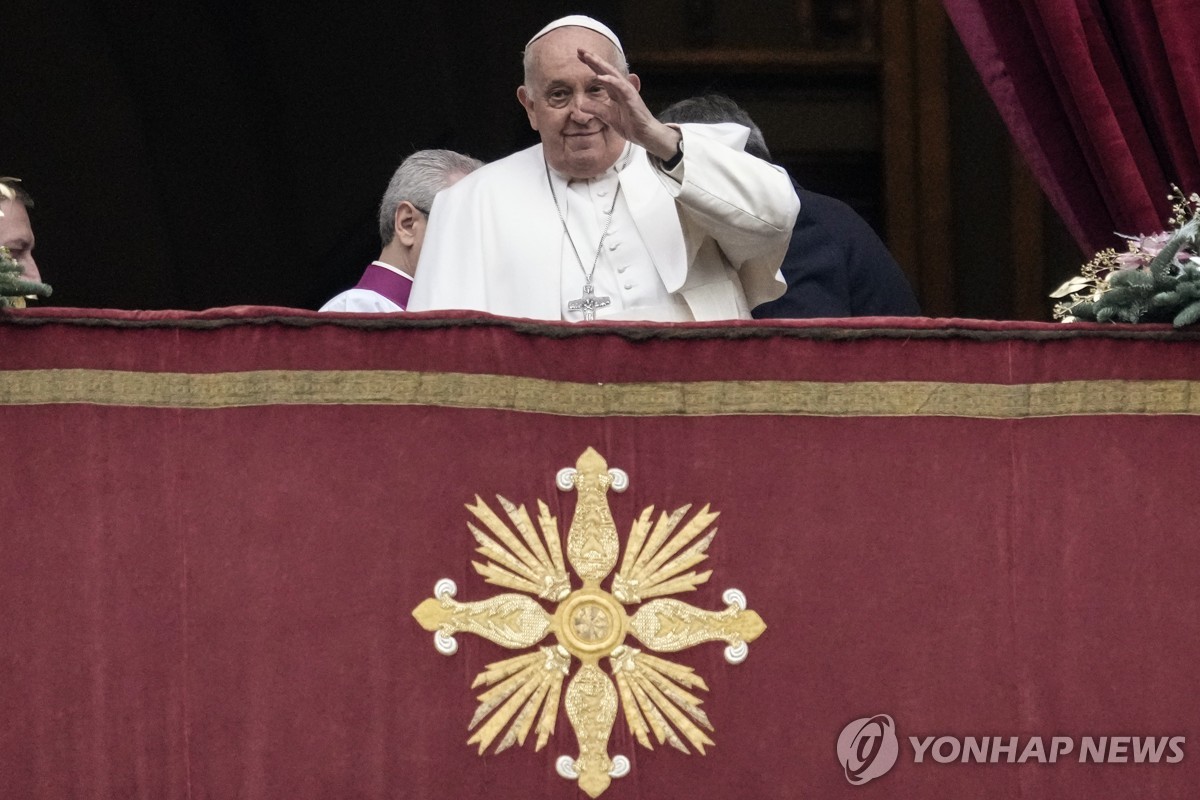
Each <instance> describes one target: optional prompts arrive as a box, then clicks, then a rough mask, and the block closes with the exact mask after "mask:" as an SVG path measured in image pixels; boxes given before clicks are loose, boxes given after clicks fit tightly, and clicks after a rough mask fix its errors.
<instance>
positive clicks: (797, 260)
mask: <svg viewBox="0 0 1200 800" xmlns="http://www.w3.org/2000/svg"><path fill="white" fill-rule="evenodd" d="M658 118H659V121H661V122H675V123H681V122H709V123H712V122H736V123H738V124H739V125H744V126H746V127H747V128H749V129H750V136H749V139H748V140H747V141H746V152H747V153H750V154H751V155H754V156H757V157H758V158H761V159H763V160H764V161H770V160H771V153H770V151H768V150H767V145H766V142H765V141H764V140H763V135H762V131H761V130H759V128H758V126H757V125H755V124H754V120H752V119H751V118H750V115H749V114H747V113H746V112H745V111H744V110H743V109H742V108H741V107H740V106H738V105H737V104H736V103H735V102H733V101H732V100H730V99H729V98H728V97H725V96H724V95H720V94H707V95H700V96H697V97H691V98H688V99H686V100H680V101H679V102H678V103H675V104H673V105H671V106H669V107H667V108H666V109H664V110H663V111H662V112H661V113H660V114H659V115H658ZM792 183H793V185H795V187H796V194H797V195H799V197H800V216H799V217H797V218H796V225H795V227H794V228H793V229H792V241H791V244H790V245H789V247H788V251H787V255H786V256H785V257H784V259H783V264H782V266H781V267H780V269H782V270H783V277H784V279H785V280H786V281H787V285H788V288H787V292H786V293H785V294H784V295H783V296H782V297H780V298H779V299H777V300H772V301H770V302H769V303H763V304H762V305H760V306H758V307H757V308H755V309H754V310H753V312H752V313H753V315H754V317H755V318H756V319H769V318H781V317H791V318H801V317H914V316H919V315H920V314H921V309H920V306H918V305H917V299H916V296H915V295H914V294H913V291H912V287H911V286H909V283H908V279H907V278H906V277H905V276H904V272H903V271H902V270H901V269H900V266H899V265H898V264H897V263H896V261H895V259H893V258H892V255H891V253H889V252H888V250H887V247H886V246H885V245H884V244H883V242H882V241H880V239H879V236H878V235H877V234H876V233H875V231H874V230H873V229H872V228H871V226H870V225H868V224H867V222H866V220H864V219H863V218H862V217H860V216H859V215H858V214H857V213H855V211H854V210H853V209H852V208H850V206H848V205H846V204H845V203H843V202H842V201H841V200H836V199H834V198H832V197H827V196H826V195H823V194H817V193H816V192H810V191H808V190H807V189H803V188H801V187H800V185H799V184H797V183H796V181H795V179H794V178H793V180H792Z"/></svg>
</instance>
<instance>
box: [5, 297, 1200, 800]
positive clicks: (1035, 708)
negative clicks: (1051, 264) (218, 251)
mask: <svg viewBox="0 0 1200 800" xmlns="http://www.w3.org/2000/svg"><path fill="white" fill-rule="evenodd" d="M899 324H901V323H900V321H899V320H865V321H846V325H847V326H846V327H830V326H829V324H828V323H827V322H825V321H822V322H812V321H809V322H791V323H777V324H766V323H743V324H737V325H716V324H690V325H682V326H675V327H659V326H655V325H652V324H641V325H636V324H635V325H627V326H621V327H613V326H605V325H585V326H570V325H559V324H553V323H531V322H523V321H512V320H502V319H496V318H490V317H484V316H474V315H468V314H457V315H442V316H434V315H423V314H417V315H397V316H392V317H383V316H361V317H355V316H346V317H341V316H332V317H331V316H329V315H316V314H307V313H302V312H284V311H282V310H274V309H225V310H217V311H212V312H204V313H201V314H182V313H128V312H94V313H90V314H86V315H80V312H76V311H67V310H62V311H58V310H39V311H27V312H19V313H13V314H5V315H3V316H0V407H2V408H3V418H4V423H5V424H4V432H3V436H2V437H0V453H2V454H3V459H2V461H0V463H2V464H3V469H2V470H0V547H2V550H0V552H3V554H4V558H3V559H2V560H0V604H2V605H0V607H2V608H3V609H4V610H5V613H4V614H3V615H0V665H2V667H0V719H3V721H4V724H3V725H2V726H0V796H3V797H22V798H67V797H96V798H108V797H123V798H124V797H129V798H146V799H147V800H151V799H153V800H163V799H165V798H180V799H183V798H232V797H239V798H254V799H255V800H258V799H259V798H263V799H266V798H270V799H272V800H274V799H275V798H280V799H281V800H282V799H283V798H287V799H288V800H292V799H293V798H327V797H338V798H351V797H357V798H397V797H406V798H410V797H411V798H451V797H453V798H527V797H563V798H574V797H577V796H579V797H582V796H584V795H583V794H582V792H581V791H580V789H579V788H578V786H577V785H576V784H575V783H573V782H571V781H570V780H568V779H566V778H563V777H560V776H559V774H557V772H556V767H555V765H556V761H557V759H559V757H560V756H564V755H566V756H570V757H572V758H573V757H576V756H577V755H578V754H579V752H580V749H579V746H578V743H577V742H576V739H575V734H574V731H573V727H572V724H571V722H570V721H569V719H568V716H567V712H566V710H565V709H560V710H559V713H558V718H557V724H556V726H555V729H554V733H553V735H552V736H550V738H549V742H548V744H547V746H546V747H545V748H544V749H542V750H541V751H537V752H535V750H534V739H536V736H534V735H531V737H530V739H529V740H527V741H526V742H525V744H524V745H523V746H516V745H514V746H513V747H511V748H509V749H507V750H505V751H504V752H502V753H499V754H494V753H493V752H492V750H494V748H495V745H494V744H493V746H492V747H491V748H489V749H488V751H487V752H486V753H485V754H484V755H482V756H481V755H478V754H477V748H476V747H475V746H474V745H470V746H469V745H468V744H467V740H468V738H469V737H470V736H471V732H470V731H468V723H469V722H470V721H471V718H472V716H473V715H474V714H475V711H476V707H477V705H478V702H477V700H476V697H477V695H479V694H481V693H482V692H484V691H485V690H486V687H478V688H475V689H472V682H473V681H474V680H475V678H476V676H477V675H479V674H480V673H481V672H483V671H484V670H485V669H486V668H487V665H489V664H492V663H495V662H498V661H501V660H503V659H506V658H511V657H513V656H516V655H519V654H521V653H524V652H531V651H533V650H534V649H535V648H526V649H524V650H509V649H505V648H503V647H501V646H499V645H497V644H494V643H492V642H490V641H487V640H485V639H484V638H481V637H479V636H475V635H472V634H469V633H460V634H458V635H457V636H456V640H457V642H458V645H459V647H458V651H457V652H456V653H455V654H453V655H451V656H445V655H442V654H440V653H439V652H437V650H436V649H435V646H434V637H433V634H432V633H430V632H429V631H427V630H425V629H424V628H422V627H421V626H420V625H419V624H418V623H417V621H416V620H415V619H414V618H413V616H412V612H413V610H414V609H415V608H417V606H418V605H420V604H421V603H422V602H423V601H425V600H427V599H428V598H431V597H433V592H434V585H435V584H436V583H437V582H438V581H439V580H440V579H443V578H450V579H452V580H453V581H454V582H455V583H456V584H457V586H458V593H457V595H456V599H457V600H458V601H461V602H469V601H483V600H486V599H487V598H490V597H493V596H495V595H497V594H500V593H503V592H511V591H512V590H510V589H503V588H501V587H497V586H494V585H491V584H488V583H486V582H485V581H484V579H483V577H482V576H480V575H479V574H477V572H476V570H475V569H474V568H473V567H472V566H471V563H472V561H474V562H480V563H482V562H484V561H486V558H485V557H484V556H482V555H480V554H479V553H478V552H477V551H476V548H477V547H478V546H479V544H478V542H477V541H476V539H475V538H473V536H472V534H471V532H470V530H469V528H468V523H472V524H474V525H476V526H477V527H479V526H480V525H481V523H480V522H479V521H478V520H477V519H476V518H475V517H473V516H472V514H471V512H470V511H469V510H468V509H467V508H466V506H467V505H469V504H474V503H475V502H476V497H477V496H478V497H479V498H481V499H482V500H483V501H484V502H485V503H487V504H489V506H490V507H491V508H492V509H493V510H495V511H496V512H497V513H499V514H500V515H501V516H503V512H502V511H501V504H500V501H498V500H497V495H502V496H503V497H504V498H507V499H508V500H510V501H512V503H513V504H516V505H524V506H525V507H526V508H527V509H528V510H529V513H530V515H531V516H533V517H535V518H536V517H537V515H538V512H537V508H538V502H539V501H543V502H544V503H545V504H546V506H547V508H548V510H549V513H550V514H552V515H553V516H554V517H556V518H557V521H558V528H559V530H560V531H561V532H562V535H563V537H564V538H565V537H566V535H567V530H568V528H569V527H570V525H571V522H572V517H573V514H574V511H575V507H576V503H577V494H576V493H575V492H573V491H563V490H561V489H560V488H559V487H558V485H556V475H557V473H558V471H559V470H560V469H562V468H565V467H573V466H575V464H576V461H577V459H579V457H580V455H581V454H582V453H583V452H584V451H585V450H586V449H587V448H589V447H593V448H595V450H596V451H598V452H599V453H600V454H601V455H602V456H603V457H604V458H605V459H606V460H607V462H608V465H609V466H611V467H616V468H620V469H622V470H624V471H625V472H626V473H627V474H628V478H629V487H628V489H627V490H626V491H624V492H621V493H618V492H616V491H609V492H608V495H607V502H608V505H609V508H610V509H611V513H612V518H613V521H614V522H615V526H616V530H617V532H618V535H619V538H620V541H621V546H622V547H624V546H625V544H626V539H627V537H628V536H629V533H630V530H631V527H632V526H633V524H634V521H635V520H637V519H638V518H639V516H640V515H641V514H642V512H643V510H644V509H646V508H647V507H649V506H653V507H654V508H655V512H654V518H657V515H658V514H659V513H660V512H664V511H665V512H667V513H670V512H671V511H673V510H675V509H678V508H680V507H683V506H686V505H689V504H690V506H691V510H690V512H688V514H689V515H692V514H695V513H696V512H698V511H699V510H700V509H701V508H702V507H703V506H704V505H705V504H708V505H710V506H711V509H712V510H713V511H718V512H720V516H719V518H718V519H717V521H716V523H715V525H716V527H717V528H718V530H719V532H718V533H717V534H716V536H715V538H714V539H713V540H712V542H711V544H710V545H709V548H708V552H707V555H708V559H707V560H706V561H704V562H703V563H702V564H701V565H699V566H698V567H696V569H697V570H701V571H703V570H709V569H711V570H712V576H711V578H710V579H709V580H708V581H707V582H706V583H703V584H702V585H700V586H699V587H698V589H697V590H696V591H694V592H688V593H685V594H681V595H676V596H674V599H678V600H681V601H683V602H686V603H688V604H690V605H693V606H696V607H698V608H702V609H707V610H714V611H719V610H722V609H725V608H726V605H727V603H726V600H725V599H724V598H723V593H724V591H725V590H726V589H728V588H731V587H735V588H737V589H739V590H741V591H742V592H744V594H745V596H746V598H747V605H748V606H749V608H750V609H752V610H753V611H755V612H757V613H758V614H759V615H760V616H761V617H762V620H763V621H764V622H765V624H766V630H765V631H764V632H763V633H762V635H761V636H759V637H758V638H757V639H756V640H755V641H753V642H751V643H750V644H749V656H748V658H747V659H746V660H745V662H744V663H741V664H737V665H734V664H730V663H729V662H727V661H726V659H725V657H724V649H725V644H724V643H723V642H707V643H703V644H698V645H696V646H694V647H690V648H686V649H683V650H680V651H679V652H669V653H658V654H657V655H658V656H659V657H660V658H663V659H666V660H668V661H671V662H674V663H678V664H682V665H685V666H686V667H689V668H691V669H694V670H695V674H696V675H698V676H699V677H701V678H702V679H703V681H704V683H705V685H706V687H707V690H703V689H692V690H690V691H691V692H692V693H693V694H695V695H697V696H698V697H700V698H701V699H702V700H703V706H702V708H703V710H704V712H705V713H706V714H707V718H708V720H709V721H710V722H711V725H712V730H711V731H708V732H707V734H708V736H709V737H710V738H711V739H712V741H713V742H714V745H713V746H711V747H707V748H706V754H705V755H700V754H698V753H696V752H695V751H694V748H692V747H689V748H688V749H689V750H692V753H691V754H690V755H685V754H683V753H681V752H679V751H678V750H676V749H674V748H672V747H671V746H669V745H667V744H659V743H658V742H657V741H654V749H653V750H648V749H645V748H644V747H642V746H641V745H639V744H638V743H637V741H636V740H635V738H634V736H633V734H632V733H631V731H630V727H629V725H628V723H627V721H626V718H625V714H624V711H621V712H619V713H618V715H617V718H616V722H615V724H614V726H613V728H612V735H611V738H610V740H609V742H608V753H609V754H610V755H613V756H615V755H618V754H620V755H623V756H626V757H627V758H628V759H629V761H630V764H631V769H630V772H629V774H628V775H626V776H624V777H619V778H615V779H614V780H613V781H612V784H611V786H610V787H609V788H608V789H607V791H605V792H604V794H603V795H602V797H605V798H608V800H623V799H625V798H667V797H698V798H707V797H711V798H729V797H755V798H795V797H847V798H853V797H968V796H969V797H976V798H990V797H994V798H1008V797H1014V796H1025V797H1057V798H1071V797H1078V798H1089V799H1091V798H1127V797H1135V796H1136V797H1156V798H1191V797H1195V796H1196V794H1197V792H1198V791H1200V751H1198V750H1197V748H1198V747H1200V726H1198V721H1197V714H1196V707H1195V700H1196V698H1197V697H1200V674H1198V671H1197V669H1196V664H1197V663H1198V661H1200V600H1198V599H1197V590H1196V588H1195V587H1196V583H1197V580H1196V578H1197V574H1198V572H1200V541H1198V539H1197V537H1196V535H1195V534H1196V531H1197V522H1196V519H1197V516H1198V514H1197V512H1198V511H1200V502H1198V501H1197V500H1196V493H1195V491H1194V489H1193V487H1192V483H1193V480H1192V477H1191V475H1192V470H1191V468H1190V465H1191V463H1192V461H1193V451H1194V449H1195V442H1196V441H1197V440H1198V438H1200V358H1197V355H1198V354H1200V341H1198V337H1197V335H1196V334H1194V333H1187V332H1178V331H1172V330H1169V329H1166V328H1162V327H1157V326H1145V327H1129V326H1108V327H1101V326H1089V325H1071V326H1054V325H1046V324H1034V323H981V322H967V321H962V320H936V321H935V320H905V321H903V325H904V326H905V327H898V325H899ZM571 579H572V587H573V588H575V589H577V588H578V587H579V585H580V581H579V579H578V577H576V576H575V575H574V574H572V578H571ZM603 587H604V589H606V590H608V589H609V588H610V585H609V583H608V581H607V580H606V581H605V582H604V583H603ZM537 602H538V603H539V604H540V605H541V606H542V607H543V608H544V609H546V611H547V613H553V611H554V609H555V605H554V603H552V602H549V601H546V600H539V601H537ZM634 610H635V607H634V606H630V607H629V609H628V611H629V613H630V614H632V613H633V612H634ZM553 643H554V637H553V635H551V636H550V637H548V639H547V640H546V641H544V642H541V644H542V645H546V644H550V645H552V644H553ZM629 643H630V644H634V642H633V639H632V638H631V639H630V640H629ZM639 646H640V645H639ZM599 666H600V668H601V669H602V670H603V671H604V672H605V673H606V674H609V673H610V672H611V670H610V665H609V662H608V660H607V659H601V660H600V661H599ZM571 669H572V674H574V673H575V671H576V670H578V669H579V661H578V660H577V659H576V660H574V661H573V662H572V667H571ZM564 691H565V690H564ZM881 714H886V715H888V716H889V717H890V718H891V719H893V720H894V723H895V731H896V733H897V734H898V740H897V742H898V757H897V759H896V762H895V766H894V767H893V768H892V769H890V771H887V772H886V774H883V775H881V776H880V777H877V778H875V779H874V780H872V781H870V782H868V783H864V784H863V785H858V786H856V785H852V784H851V783H850V782H849V781H848V779H847V777H846V767H845V766H844V765H843V763H842V762H841V761H840V760H839V753H838V749H837V743H838V738H839V734H841V733H842V731H843V729H844V728H845V727H846V726H848V725H849V724H851V723H852V722H854V721H855V720H859V719H863V718H871V717H874V716H876V715H881ZM931 737H932V739H931ZM967 737H975V738H976V739H977V740H981V739H982V737H991V738H994V739H997V740H1002V741H1004V742H1007V741H1008V740H1009V739H1010V738H1011V737H1016V742H1017V744H1016V745H1015V748H1016V749H1015V755H1014V756H1012V757H1011V760H1012V761H1013V762H1014V763H1009V761H1010V758H1009V757H1008V756H1007V755H1006V752H1007V751H1005V750H1003V749H1001V750H999V751H997V752H998V754H999V757H998V759H997V762H998V763H975V761H974V760H972V759H970V758H968V760H967V761H966V763H964V761H963V757H962V755H961V754H959V755H957V756H956V757H955V758H954V759H950V758H949V756H950V754H951V752H952V751H953V750H954V748H955V747H956V746H958V747H960V748H961V746H962V745H963V743H964V742H965V740H966V738H967ZM1053 737H1059V738H1060V739H1064V740H1069V741H1070V743H1071V746H1072V749H1071V752H1069V753H1067V754H1065V755H1061V756H1059V757H1057V759H1056V761H1055V763H1039V759H1038V757H1037V754H1036V752H1034V753H1033V754H1032V755H1028V754H1026V749H1027V747H1029V742H1030V741H1031V739H1034V738H1039V739H1041V740H1044V743H1045V747H1046V750H1047V756H1048V755H1049V752H1048V751H1049V748H1050V746H1051V742H1052V739H1053ZM1100 737H1106V740H1105V742H1104V745H1103V746H1104V748H1105V749H1104V757H1103V758H1104V759H1108V758H1109V757H1110V756H1112V755H1113V754H1114V753H1115V755H1116V758H1118V759H1120V758H1121V757H1122V755H1123V754H1124V757H1125V763H1122V762H1120V761H1118V762H1116V763H1092V761H1093V760H1094V759H1091V760H1087V761H1084V762H1081V760H1080V757H1081V751H1082V749H1083V747H1084V744H1085V739H1090V740H1092V741H1091V744H1092V745H1098V742H1099V739H1100ZM1112 737H1131V738H1130V739H1129V740H1128V741H1125V740H1113V739H1112ZM1132 737H1136V738H1137V740H1138V741H1137V742H1136V743H1135V742H1134V741H1133V738H1132ZM1172 737H1182V739H1176V746H1177V747H1179V749H1180V752H1181V753H1182V759H1181V760H1180V759H1175V761H1174V763H1170V759H1171V756H1172V753H1173V751H1172V749H1170V747H1168V746H1167V740H1169V739H1171V738H1172ZM1147 739H1153V740H1154V741H1153V742H1150V744H1152V745H1154V744H1156V743H1158V742H1159V741H1160V740H1161V742H1162V744H1163V747H1162V748H1160V756H1159V757H1158V758H1157V760H1155V759H1153V758H1150V757H1149V756H1147V757H1144V758H1143V759H1142V762H1141V763H1137V762H1135V759H1134V747H1135V746H1136V747H1138V748H1142V747H1144V746H1145V745H1146V741H1145V740H1147ZM914 740H915V744H914ZM1110 741H1111V745H1112V746H1111V747H1110ZM955 742H957V743H958V745H955ZM922 745H924V748H925V749H924V750H922V751H921V752H923V758H922V760H921V761H919V762H918V761H917V752H918V748H919V747H920V746H922ZM987 746H988V747H989V748H990V747H992V745H990V744H989V745H987ZM1063 746H1065V745H1063ZM989 752H991V751H990V750H989ZM867 754H868V755H870V753H869V752H868V753H867ZM1023 754H1026V755H1027V756H1028V757H1027V758H1025V760H1024V762H1023V763H1015V762H1016V760H1017V757H1020V756H1022V755H1023ZM935 756H937V757H938V758H941V759H942V760H944V761H952V762H953V763H940V762H939V760H937V758H935Z"/></svg>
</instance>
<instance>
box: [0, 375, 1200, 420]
mask: <svg viewBox="0 0 1200 800" xmlns="http://www.w3.org/2000/svg"><path fill="white" fill-rule="evenodd" d="M62 403H86V404H92V405H103V406H134V407H150V408H196V409H209V408H239V407H248V406H271V405H334V404H345V405H420V406H440V407H445V408H476V409H493V410H505V411H520V412H528V413H538V414H557V415H562V416H572V417H603V416H634V417H637V416H711V415H721V414H794V415H806V416H824V417H969V418H982V419H1025V418H1035V417H1059V416H1079V415H1088V416H1090V415H1105V414H1136V415H1160V414H1188V415H1193V414H1200V381H1168V380H1147V381H1118V380H1093V381H1060V382H1056V383H1035V384H1018V385H1011V386H1010V385H1000V384H991V383H947V382H937V381H885V382H880V381H861V382H849V383H822V382H813V381H695V382H686V381H663V382H656V383H605V384H595V383H571V382H567V381H552V380H543V379H538V378H525V377H514V376H508V375H476V374H465V373H449V372H405V371H398V370H393V371H384V370H308V371H306V370H261V371H254V372H217V373H204V374H192V373H180V372H121V371H116V370H93V369H37V370H11V371H0V406H17V405H47V404H62Z"/></svg>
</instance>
